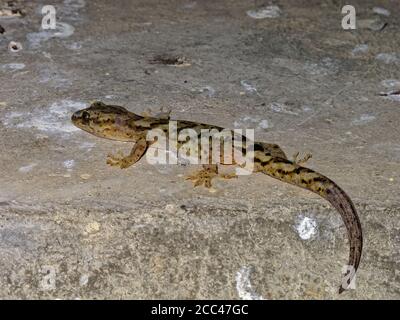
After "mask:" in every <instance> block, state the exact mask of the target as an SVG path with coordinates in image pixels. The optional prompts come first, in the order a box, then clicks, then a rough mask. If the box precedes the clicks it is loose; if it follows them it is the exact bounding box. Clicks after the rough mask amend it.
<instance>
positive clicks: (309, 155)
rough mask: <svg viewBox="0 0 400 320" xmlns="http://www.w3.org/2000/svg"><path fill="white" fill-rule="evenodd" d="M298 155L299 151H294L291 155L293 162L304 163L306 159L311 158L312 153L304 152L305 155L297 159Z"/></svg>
mask: <svg viewBox="0 0 400 320" xmlns="http://www.w3.org/2000/svg"><path fill="white" fill-rule="evenodd" d="M298 156H299V152H296V153H295V154H294V155H293V163H294V164H304V163H306V162H307V161H308V160H310V159H311V158H312V154H311V153H306V154H305V156H304V157H303V158H302V159H300V160H297V157H298Z"/></svg>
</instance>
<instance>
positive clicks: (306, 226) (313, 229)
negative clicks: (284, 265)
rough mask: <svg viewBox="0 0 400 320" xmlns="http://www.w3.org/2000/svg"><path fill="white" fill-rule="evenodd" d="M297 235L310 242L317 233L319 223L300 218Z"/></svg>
mask: <svg viewBox="0 0 400 320" xmlns="http://www.w3.org/2000/svg"><path fill="white" fill-rule="evenodd" d="M296 230H297V233H298V234H299V237H300V238H301V239H303V240H309V239H311V237H312V236H314V235H315V234H316V233H317V222H316V221H315V220H314V219H312V218H309V217H305V216H300V221H299V223H298V224H297V225H296Z"/></svg>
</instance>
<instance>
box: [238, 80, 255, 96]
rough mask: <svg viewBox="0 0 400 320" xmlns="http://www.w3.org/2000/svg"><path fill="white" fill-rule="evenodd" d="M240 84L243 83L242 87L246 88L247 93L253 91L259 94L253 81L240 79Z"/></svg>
mask: <svg viewBox="0 0 400 320" xmlns="http://www.w3.org/2000/svg"><path fill="white" fill-rule="evenodd" d="M240 84H241V85H242V87H243V88H244V90H245V91H246V92H247V93H250V94H252V93H255V94H258V92H257V89H256V87H255V86H253V85H252V84H251V83H249V82H248V81H247V80H242V81H240Z"/></svg>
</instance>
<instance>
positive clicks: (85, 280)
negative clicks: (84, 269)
mask: <svg viewBox="0 0 400 320" xmlns="http://www.w3.org/2000/svg"><path fill="white" fill-rule="evenodd" d="M88 282H89V275H87V274H83V275H81V277H80V278H79V285H81V286H86V285H87V284H88Z"/></svg>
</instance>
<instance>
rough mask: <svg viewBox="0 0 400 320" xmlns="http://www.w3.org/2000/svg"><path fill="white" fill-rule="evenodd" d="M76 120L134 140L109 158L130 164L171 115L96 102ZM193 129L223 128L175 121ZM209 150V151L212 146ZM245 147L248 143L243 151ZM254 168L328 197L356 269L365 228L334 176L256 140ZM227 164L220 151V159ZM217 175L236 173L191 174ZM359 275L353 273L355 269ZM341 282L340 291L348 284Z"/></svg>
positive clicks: (199, 178) (198, 181) (209, 169)
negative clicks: (124, 152) (149, 135)
mask: <svg viewBox="0 0 400 320" xmlns="http://www.w3.org/2000/svg"><path fill="white" fill-rule="evenodd" d="M72 122H73V123H74V124H75V125H76V126H77V127H79V128H81V129H83V130H85V131H87V132H89V133H91V134H93V135H96V136H98V137H102V138H107V139H112V140H118V141H126V142H135V145H134V147H133V149H132V151H131V153H130V154H129V155H128V156H123V155H122V154H119V155H117V156H115V155H108V158H107V163H108V164H110V165H112V166H119V167H120V168H127V167H129V166H130V165H132V164H134V163H135V162H137V161H138V160H139V159H140V158H141V157H142V156H143V155H144V154H145V153H146V150H147V148H148V147H149V146H150V145H151V143H150V142H148V141H146V135H147V133H148V132H149V130H151V129H161V130H162V131H163V132H164V133H165V134H166V135H168V128H169V127H168V124H169V115H168V116H166V115H165V114H164V115H159V116H155V117H151V116H147V115H146V116H139V115H136V114H134V113H132V112H129V111H128V110H126V109H125V108H122V107H119V106H111V105H105V104H104V103H102V102H94V103H93V104H92V105H91V106H90V107H89V108H87V109H84V110H80V111H77V112H75V113H74V114H73V116H72ZM188 128H190V129H193V130H195V131H196V133H197V134H198V136H199V137H200V130H201V129H217V130H222V129H223V128H221V127H217V126H212V125H207V124H201V123H196V122H190V121H177V131H178V133H179V132H181V131H182V130H183V129H188ZM189 143H190V142H178V146H177V148H178V149H180V148H185V147H187V144H189ZM210 151H211V150H210ZM246 151H247V149H246V148H245V147H244V148H243V149H242V153H243V154H245V153H246ZM253 152H254V172H262V173H265V174H267V175H269V176H271V177H274V178H276V179H278V180H281V181H284V182H287V183H290V184H293V185H296V186H299V187H302V188H305V189H308V190H310V191H312V192H315V193H317V194H319V195H320V196H321V197H322V198H324V199H326V200H328V201H329V202H330V203H331V204H332V205H333V206H334V207H335V208H336V210H337V211H338V212H339V213H340V215H341V216H342V219H343V221H344V224H345V226H346V229H347V233H348V237H349V244H350V255H349V262H348V265H349V266H352V267H354V272H355V271H357V268H358V266H359V263H360V258H361V251H362V244H363V241H362V230H361V224H360V220H359V218H358V216H357V211H356V209H355V207H354V205H353V203H352V201H351V199H350V198H349V197H348V195H347V194H346V193H345V192H344V191H343V190H342V189H341V188H340V187H339V186H338V185H336V184H335V183H334V182H333V181H332V180H330V179H329V178H327V177H325V176H323V175H322V174H320V173H317V172H315V171H313V170H311V169H308V168H305V167H302V166H301V165H300V162H299V161H295V160H294V161H290V160H288V159H287V157H286V155H285V153H284V152H283V151H282V149H281V148H280V147H279V146H278V145H276V144H268V143H262V142H256V143H254V151H253ZM219 164H224V163H223V157H222V155H221V159H220V163H219ZM217 176H221V177H223V178H232V177H235V176H234V175H221V174H218V167H217V165H212V164H210V165H203V170H201V171H199V172H198V173H196V174H194V175H192V176H189V177H188V179H190V180H193V181H194V185H195V186H197V185H203V184H204V186H206V187H211V180H212V179H213V178H215V177H217ZM354 274H355V273H354ZM347 278H348V280H347V284H350V281H351V280H352V276H350V272H348V274H347ZM346 287H347V286H346V285H345V287H343V285H342V286H340V288H339V293H341V292H343V291H344V290H345V289H346Z"/></svg>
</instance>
